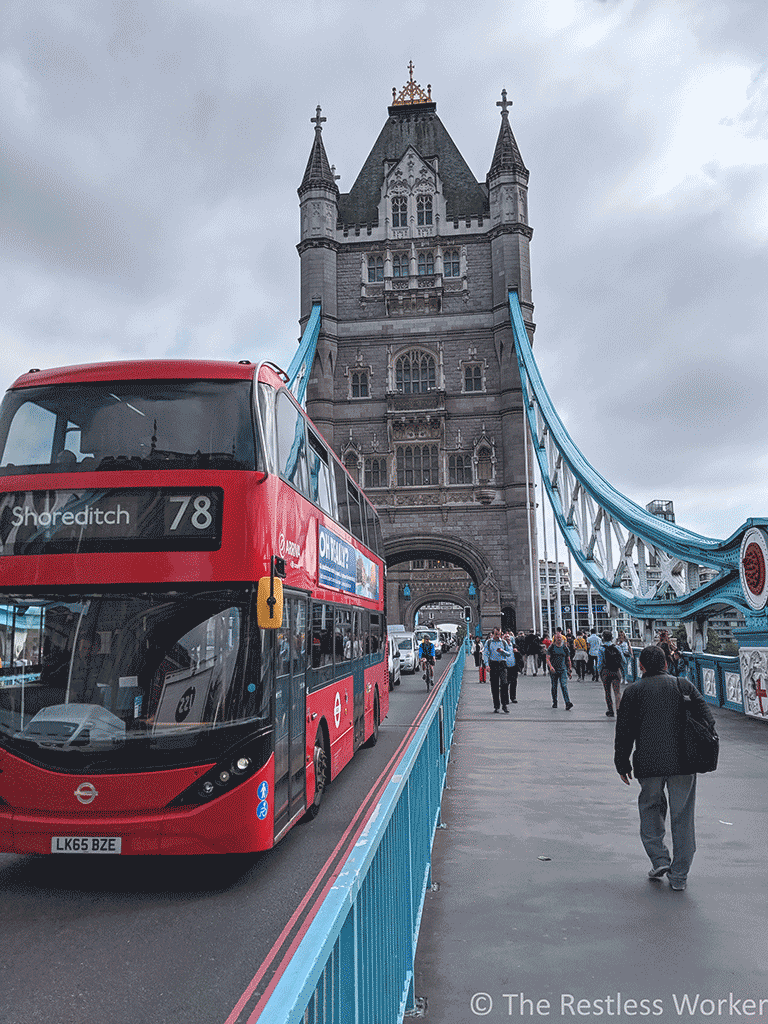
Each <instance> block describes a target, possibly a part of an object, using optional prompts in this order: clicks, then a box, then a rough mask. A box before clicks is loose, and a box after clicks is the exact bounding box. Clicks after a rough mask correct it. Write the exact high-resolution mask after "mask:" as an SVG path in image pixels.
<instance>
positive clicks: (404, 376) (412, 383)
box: [395, 350, 435, 395]
mask: <svg viewBox="0 0 768 1024" xmlns="http://www.w3.org/2000/svg"><path fill="white" fill-rule="evenodd" d="M434 388H435V359H434V356H431V355H429V353H427V352H419V351H418V350H416V351H413V352H406V354H405V355H402V356H400V357H399V358H398V359H397V360H396V361H395V389H396V390H397V392H398V393H399V394H401V395H417V394H419V393H422V392H426V391H433V390H434Z"/></svg>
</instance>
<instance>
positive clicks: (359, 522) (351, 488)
mask: <svg viewBox="0 0 768 1024" xmlns="http://www.w3.org/2000/svg"><path fill="white" fill-rule="evenodd" d="M347 496H348V498H349V531H350V533H352V534H354V536H355V537H357V539H358V540H361V541H362V542H363V544H365V524H364V522H363V517H362V514H361V509H360V494H359V493H358V490H357V488H356V487H355V485H354V484H353V483H351V482H350V481H349V480H348V481H347Z"/></svg>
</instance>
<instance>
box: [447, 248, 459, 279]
mask: <svg viewBox="0 0 768 1024" xmlns="http://www.w3.org/2000/svg"><path fill="white" fill-rule="evenodd" d="M443 277H461V264H460V262H459V250H458V249H449V250H448V251H447V252H446V253H445V255H444V256H443Z"/></svg>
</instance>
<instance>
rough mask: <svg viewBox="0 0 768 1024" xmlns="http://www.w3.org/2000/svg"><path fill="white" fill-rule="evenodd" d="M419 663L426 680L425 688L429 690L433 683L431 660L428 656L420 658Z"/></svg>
mask: <svg viewBox="0 0 768 1024" xmlns="http://www.w3.org/2000/svg"><path fill="white" fill-rule="evenodd" d="M421 664H422V668H423V669H424V678H425V679H426V681H427V690H430V689H431V688H432V686H433V685H434V675H433V669H432V662H431V661H430V660H429V658H422V659H421Z"/></svg>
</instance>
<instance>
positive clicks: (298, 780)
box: [274, 596, 307, 835]
mask: <svg viewBox="0 0 768 1024" xmlns="http://www.w3.org/2000/svg"><path fill="white" fill-rule="evenodd" d="M274 657H275V835H277V834H278V833H279V832H281V831H282V829H283V828H284V827H285V826H286V825H287V824H288V822H289V821H290V820H291V819H292V818H293V816H294V815H295V814H296V813H297V812H298V811H300V810H301V809H302V808H303V807H304V804H305V801H306V780H305V763H304V759H305V744H306V740H305V736H304V727H305V721H306V685H307V682H306V679H307V602H306V600H305V598H303V597H292V596H286V597H285V600H284V605H283V625H282V627H281V628H280V629H278V630H275V651H274Z"/></svg>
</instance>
